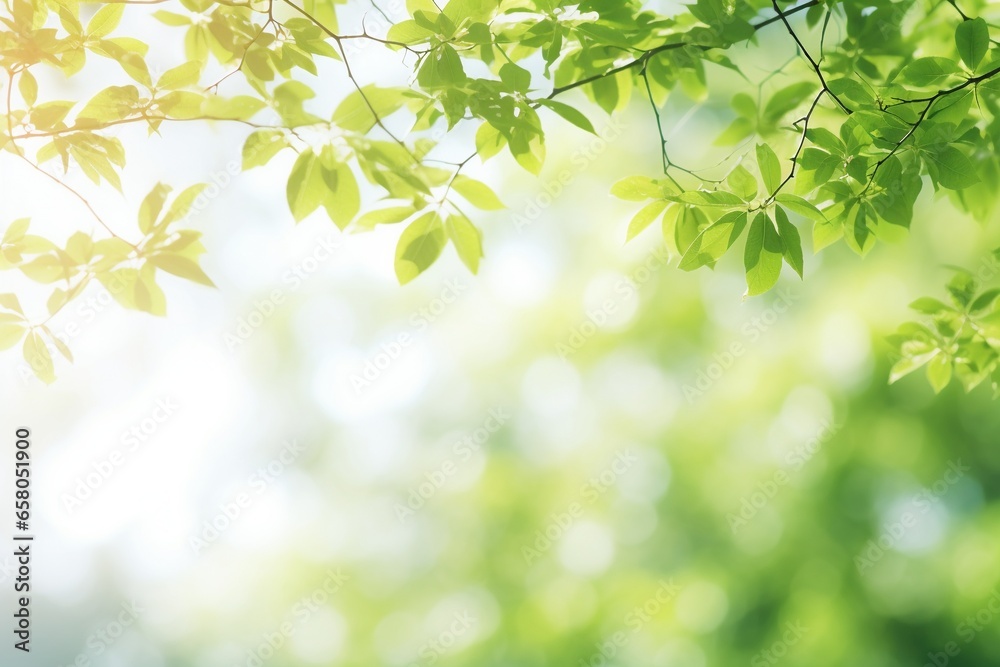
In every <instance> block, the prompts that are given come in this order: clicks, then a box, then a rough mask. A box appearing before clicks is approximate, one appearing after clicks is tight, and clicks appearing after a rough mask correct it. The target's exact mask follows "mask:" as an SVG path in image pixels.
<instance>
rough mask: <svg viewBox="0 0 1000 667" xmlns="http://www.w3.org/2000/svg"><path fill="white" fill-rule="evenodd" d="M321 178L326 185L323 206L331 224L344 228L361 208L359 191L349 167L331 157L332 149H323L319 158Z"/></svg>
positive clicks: (356, 181) (356, 180)
mask: <svg viewBox="0 0 1000 667" xmlns="http://www.w3.org/2000/svg"><path fill="white" fill-rule="evenodd" d="M321 162H322V163H323V164H322V168H321V174H322V180H323V182H324V184H325V185H326V192H325V194H324V198H323V208H325V209H326V214H327V215H328V216H330V220H332V221H333V224H335V225H337V227H338V228H339V229H344V228H345V227H347V225H349V224H351V220H353V219H354V216H356V215H357V214H358V211H359V210H360V209H361V191H360V190H359V189H358V179H357V178H355V177H354V172H353V171H351V168H350V167H349V166H348V165H347V164H345V163H343V162H337V161H336V160H335V159H334V158H333V152H332V149H329V148H327V149H324V151H323V154H322V158H321Z"/></svg>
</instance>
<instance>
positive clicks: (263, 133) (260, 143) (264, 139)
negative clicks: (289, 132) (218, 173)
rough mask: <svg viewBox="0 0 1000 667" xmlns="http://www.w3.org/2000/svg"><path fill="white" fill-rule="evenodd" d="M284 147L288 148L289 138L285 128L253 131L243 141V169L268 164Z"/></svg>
mask: <svg viewBox="0 0 1000 667" xmlns="http://www.w3.org/2000/svg"><path fill="white" fill-rule="evenodd" d="M283 148H288V139H287V138H286V137H285V132H284V131H283V130H278V129H268V130H257V131H255V132H252V133H251V134H250V135H249V136H248V137H247V140H246V141H245V142H244V143H243V171H246V170H247V169H253V168H254V167H259V166H262V165H265V164H267V163H268V162H270V160H271V158H273V157H274V156H275V155H277V154H278V152H280V151H281V149H283Z"/></svg>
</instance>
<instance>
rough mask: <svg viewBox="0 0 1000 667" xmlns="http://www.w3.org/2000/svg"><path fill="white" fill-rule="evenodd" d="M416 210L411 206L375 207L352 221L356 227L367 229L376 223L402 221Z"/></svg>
mask: <svg viewBox="0 0 1000 667" xmlns="http://www.w3.org/2000/svg"><path fill="white" fill-rule="evenodd" d="M416 212H417V209H416V208H414V207H413V206H389V207H387V208H377V209H375V210H373V211H368V212H367V213H364V214H363V215H362V216H361V217H359V218H358V219H357V220H355V221H354V226H355V227H356V228H358V229H361V230H365V231H369V230H372V229H374V228H375V227H376V226H377V225H385V224H395V223H397V222H403V221H404V220H406V219H407V218H409V217H410V216H411V215H413V214H414V213H416Z"/></svg>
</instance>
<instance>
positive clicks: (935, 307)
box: [910, 296, 955, 315]
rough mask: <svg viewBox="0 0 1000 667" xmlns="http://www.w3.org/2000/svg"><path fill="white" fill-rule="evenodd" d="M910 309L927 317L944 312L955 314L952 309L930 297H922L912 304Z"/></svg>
mask: <svg viewBox="0 0 1000 667" xmlns="http://www.w3.org/2000/svg"><path fill="white" fill-rule="evenodd" d="M910 308H912V309H913V310H915V311H917V312H918V313H924V314H925V315H936V314H937V313H942V312H955V311H954V309H952V308H951V307H949V306H947V305H946V304H944V303H942V302H941V301H938V300H937V299H932V298H931V297H929V296H924V297H920V298H919V299H917V300H916V301H914V302H913V303H911V304H910Z"/></svg>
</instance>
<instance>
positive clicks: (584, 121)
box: [539, 100, 597, 134]
mask: <svg viewBox="0 0 1000 667" xmlns="http://www.w3.org/2000/svg"><path fill="white" fill-rule="evenodd" d="M539 103H540V104H541V105H542V106H544V107H548V108H549V109H551V110H552V111H554V112H555V113H557V114H559V115H560V116H562V117H563V118H564V119H565V120H568V121H569V122H570V123H573V125H576V126H577V127H578V128H580V129H581V130H584V131H585V132H590V133H591V134H597V131H596V130H594V125H593V123H591V122H590V120H589V119H588V118H587V117H586V116H584V115H583V112H581V111H579V110H578V109H577V108H576V107H572V106H570V105H568V104H564V103H563V102H557V101H555V100H539Z"/></svg>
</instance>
